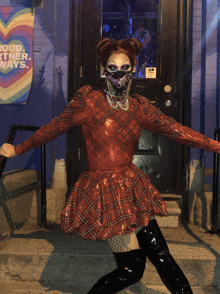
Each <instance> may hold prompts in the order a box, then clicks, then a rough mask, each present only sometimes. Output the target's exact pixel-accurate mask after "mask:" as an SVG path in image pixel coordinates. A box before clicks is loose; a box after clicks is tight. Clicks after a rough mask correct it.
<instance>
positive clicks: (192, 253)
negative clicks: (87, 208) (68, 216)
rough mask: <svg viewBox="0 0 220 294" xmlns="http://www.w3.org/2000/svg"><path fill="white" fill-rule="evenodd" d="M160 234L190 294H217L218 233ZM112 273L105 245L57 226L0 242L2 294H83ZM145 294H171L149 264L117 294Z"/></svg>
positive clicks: (189, 228)
mask: <svg viewBox="0 0 220 294" xmlns="http://www.w3.org/2000/svg"><path fill="white" fill-rule="evenodd" d="M161 230H162V232H163V234H164V237H165V238H166V240H167V243H168V246H169V248H170V252H171V254H172V255H173V257H174V258H175V259H176V261H177V262H178V264H179V265H180V267H181V268H182V270H183V271H184V273H185V275H186V276H187V278H188V279H189V281H190V284H191V285H192V288H193V292H194V294H212V293H219V294H220V234H217V235H216V234H214V235H211V234H208V233H206V232H205V230H203V229H199V228H197V227H196V226H192V225H189V226H185V227H184V226H183V225H179V227H178V228H162V229H161ZM114 268H115V261H114V258H113V255H112V252H111V250H110V249H109V247H108V244H107V241H90V240H83V239H82V238H80V237H78V236H77V235H66V234H65V233H64V232H63V231H62V230H61V229H60V227H59V226H53V227H51V228H50V229H42V228H34V227H31V226H25V227H23V228H22V229H20V230H18V231H16V232H14V235H13V236H12V237H11V238H8V239H7V240H4V241H1V242H0V293H1V294H15V293H32V294H33V293H36V294H37V293H38V294H39V293H51V294H58V293H59V294H60V293H69V294H70V293H71V294H73V293H74V294H86V293H87V292H88V291H89V289H90V288H91V287H92V285H93V284H94V283H95V282H96V281H97V280H98V279H99V278H100V277H101V276H103V275H104V274H106V273H108V272H109V271H111V270H113V269H114ZM145 293H146V294H160V293H161V294H163V293H164V294H166V293H169V291H167V290H166V288H165V287H164V286H163V284H162V282H161V280H160V278H159V277H158V274H157V272H156V271H155V269H154V267H153V266H152V265H151V264H150V263H149V261H147V263H146V270H145V273H144V276H143V278H142V280H141V281H140V282H138V283H136V284H135V285H133V286H131V287H130V288H127V289H126V290H124V291H121V292H120V294H145Z"/></svg>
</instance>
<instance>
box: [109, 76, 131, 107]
mask: <svg viewBox="0 0 220 294" xmlns="http://www.w3.org/2000/svg"><path fill="white" fill-rule="evenodd" d="M130 85H131V81H130V82H129V85H128V90H127V93H126V95H125V98H124V99H123V100H122V101H115V100H114V99H113V98H112V95H111V92H110V85H109V81H108V80H107V88H108V91H107V90H105V92H106V98H107V101H108V104H109V105H110V106H111V107H112V108H113V109H118V108H121V109H122V110H124V111H128V109H129V100H128V93H129V90H130Z"/></svg>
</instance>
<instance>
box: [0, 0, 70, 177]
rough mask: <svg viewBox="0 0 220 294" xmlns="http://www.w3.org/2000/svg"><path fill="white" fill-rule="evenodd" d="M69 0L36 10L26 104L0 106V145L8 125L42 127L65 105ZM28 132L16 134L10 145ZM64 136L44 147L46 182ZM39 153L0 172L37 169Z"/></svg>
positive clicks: (16, 1)
mask: <svg viewBox="0 0 220 294" xmlns="http://www.w3.org/2000/svg"><path fill="white" fill-rule="evenodd" d="M23 4H24V1H23V2H22V0H1V4H0V5H1V6H8V7H9V6H11V7H16V6H23ZM68 37H69V1H68V0H44V5H43V7H42V8H36V15H35V24H34V77H33V83H32V89H31V93H30V96H29V100H28V103H27V105H5V104H4V105H3V104H0V133H1V136H0V145H2V144H3V143H4V142H5V140H6V138H7V134H8V131H9V129H10V127H11V125H12V124H22V125H34V126H42V125H44V124H45V123H48V122H49V121H50V120H51V119H52V118H53V117H56V116H57V115H59V114H60V113H61V112H62V110H63V109H64V107H65V105H66V103H67V68H68ZM31 134H32V133H31V132H21V131H19V132H17V135H16V137H15V141H14V145H16V144H18V143H20V142H22V141H23V140H25V139H26V138H27V137H28V136H29V135H31ZM65 136H66V135H65V134H64V135H62V136H60V137H58V138H57V139H55V140H54V141H53V142H50V143H48V144H47V145H46V159H47V181H48V183H50V182H51V180H52V171H53V166H54V161H55V159H60V158H65V140H66V137H65ZM39 150H40V148H36V149H35V150H31V151H29V152H27V153H26V154H23V155H21V156H17V157H15V158H14V159H10V160H8V161H7V164H6V167H5V170H4V171H8V170H14V169H20V168H30V169H36V170H39V168H40V161H39Z"/></svg>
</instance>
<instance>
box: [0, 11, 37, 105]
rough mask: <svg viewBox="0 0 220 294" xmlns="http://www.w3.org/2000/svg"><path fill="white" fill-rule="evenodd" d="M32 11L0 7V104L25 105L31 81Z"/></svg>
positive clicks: (33, 13)
mask: <svg viewBox="0 0 220 294" xmlns="http://www.w3.org/2000/svg"><path fill="white" fill-rule="evenodd" d="M34 16H35V10H34V9H33V8H21V7H0V104H11V103H14V104H23V105H25V104H27V100H28V97H29V93H30V89H31V84H32V80H33V27H34Z"/></svg>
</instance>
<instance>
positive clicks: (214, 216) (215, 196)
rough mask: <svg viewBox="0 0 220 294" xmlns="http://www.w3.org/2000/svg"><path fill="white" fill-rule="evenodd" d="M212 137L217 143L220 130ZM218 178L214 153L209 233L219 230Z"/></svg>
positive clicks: (216, 156) (216, 158)
mask: <svg viewBox="0 0 220 294" xmlns="http://www.w3.org/2000/svg"><path fill="white" fill-rule="evenodd" d="M214 136H215V138H214V139H215V140H216V141H218V142H219V137H220V129H215V135H214ZM218 178H219V154H218V153H214V160H213V198H212V224H211V233H219V230H218Z"/></svg>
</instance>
